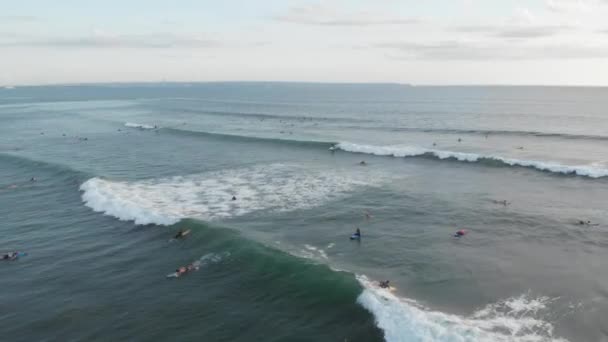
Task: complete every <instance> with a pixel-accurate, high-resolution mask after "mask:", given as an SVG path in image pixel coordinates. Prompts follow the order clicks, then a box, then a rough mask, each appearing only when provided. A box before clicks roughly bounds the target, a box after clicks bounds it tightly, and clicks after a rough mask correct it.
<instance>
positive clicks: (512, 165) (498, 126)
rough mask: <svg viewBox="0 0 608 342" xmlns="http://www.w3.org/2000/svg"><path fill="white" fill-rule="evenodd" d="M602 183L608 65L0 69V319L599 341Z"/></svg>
mask: <svg viewBox="0 0 608 342" xmlns="http://www.w3.org/2000/svg"><path fill="white" fill-rule="evenodd" d="M361 161H365V164H364V165H361V164H360V162H361ZM32 177H34V178H35V180H34V181H32V180H31V178H32ZM232 196H236V200H234V201H233V200H231V198H232ZM502 201H507V205H505V204H503V202H502ZM607 204H608V89H606V88H568V87H408V86H401V85H393V84H385V85H380V84H378V85H332V84H297V83H294V84H290V83H208V84H129V85H126V84H122V85H112V84H108V85H87V86H85V85H80V86H46V87H16V88H13V89H0V218H1V219H2V220H1V221H0V249H1V251H0V252H9V251H14V250H19V251H25V252H27V253H28V255H27V256H24V257H21V258H19V259H18V260H15V261H2V262H1V263H0V287H1V288H2V291H1V292H0V308H1V310H0V327H1V333H2V337H1V339H2V340H6V341H120V340H122V341H255V340H263V341H383V340H385V341H389V342H392V341H608V324H607V320H606V317H607V316H608V262H607V261H606V260H608V214H607V207H606V205H607ZM366 213H368V214H369V216H368V215H366ZM581 220H583V221H585V222H586V221H590V222H591V224H584V225H581V224H579V221H581ZM356 227H359V228H360V229H361V231H362V235H363V237H362V239H361V241H351V240H350V239H349V236H350V235H351V234H352V233H353V231H354V230H355V229H356ZM179 229H191V233H190V235H188V236H187V238H185V239H183V240H180V241H171V237H172V236H173V235H174V234H175V233H176V232H177V231H178V230H179ZM459 229H466V230H467V231H468V234H467V235H465V236H464V237H462V238H454V237H453V234H454V233H455V232H456V231H457V230H459ZM192 262H198V263H200V265H201V267H200V269H199V270H198V271H195V272H191V273H189V274H187V275H185V276H182V277H179V278H173V279H167V278H166V275H167V274H170V273H172V272H174V271H175V269H176V268H178V267H179V266H182V265H187V264H189V263H192ZM385 279H389V280H390V282H391V285H392V286H393V288H392V289H390V290H387V289H381V288H379V287H378V281H379V280H385Z"/></svg>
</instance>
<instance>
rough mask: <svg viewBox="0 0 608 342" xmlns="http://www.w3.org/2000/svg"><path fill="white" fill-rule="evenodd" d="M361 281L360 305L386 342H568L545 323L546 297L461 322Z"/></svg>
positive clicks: (513, 302) (520, 300)
mask: <svg viewBox="0 0 608 342" xmlns="http://www.w3.org/2000/svg"><path fill="white" fill-rule="evenodd" d="M357 279H358V280H359V282H360V283H361V285H362V286H363V288H364V290H363V293H361V295H360V296H359V298H358V299H357V301H358V303H359V304H361V305H362V306H363V307H364V308H366V309H367V310H368V311H370V312H371V313H372V314H373V315H374V317H375V318H376V324H377V325H378V327H379V328H381V329H382V330H383V331H384V337H385V339H386V341H387V342H402V341H403V342H416V341H459V342H464V341H471V342H477V341H480V342H486V341H487V342H501V341H521V342H532V341H534V342H541V341H546V342H549V341H566V340H564V339H561V338H558V337H554V336H553V325H552V324H551V323H549V322H547V321H545V320H543V319H542V318H541V316H542V315H543V314H546V313H547V311H548V308H547V305H548V304H549V303H550V302H551V299H550V298H548V297H540V298H530V297H529V296H527V295H522V296H519V297H514V298H509V299H507V300H505V301H501V302H499V303H495V304H491V305H488V306H486V307H484V308H482V309H481V310H478V311H476V312H475V313H473V314H472V315H470V316H467V317H462V316H458V315H452V314H447V313H443V312H439V311H432V310H429V309H426V308H424V307H422V306H421V305H419V304H417V303H416V302H415V301H413V300H408V299H404V298H400V297H398V296H396V295H394V294H393V293H392V292H391V291H389V290H386V289H382V288H380V287H378V286H377V285H375V284H374V283H373V282H371V281H370V280H368V279H367V278H366V277H365V276H357Z"/></svg>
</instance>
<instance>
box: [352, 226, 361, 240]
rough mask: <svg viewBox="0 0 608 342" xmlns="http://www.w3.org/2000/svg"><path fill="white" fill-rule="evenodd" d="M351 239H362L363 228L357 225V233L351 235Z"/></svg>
mask: <svg viewBox="0 0 608 342" xmlns="http://www.w3.org/2000/svg"><path fill="white" fill-rule="evenodd" d="M350 239H351V240H355V239H357V240H358V239H361V230H360V229H359V228H358V227H357V230H356V231H355V233H354V234H353V235H351V236H350Z"/></svg>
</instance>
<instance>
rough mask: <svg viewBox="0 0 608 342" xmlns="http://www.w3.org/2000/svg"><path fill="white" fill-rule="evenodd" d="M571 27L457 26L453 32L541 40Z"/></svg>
mask: <svg viewBox="0 0 608 342" xmlns="http://www.w3.org/2000/svg"><path fill="white" fill-rule="evenodd" d="M572 29H573V28H572V27H571V26H566V25H552V26H551V25H548V26H540V25H505V26H490V25H479V26H474V25H473V26H459V27H456V28H455V30H456V31H458V32H468V33H481V34H484V35H488V36H492V37H499V38H522V39H523V38H541V37H549V36H554V35H557V34H559V33H562V32H565V31H568V30H572Z"/></svg>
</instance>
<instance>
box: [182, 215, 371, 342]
mask: <svg viewBox="0 0 608 342" xmlns="http://www.w3.org/2000/svg"><path fill="white" fill-rule="evenodd" d="M180 225H186V226H188V227H190V228H191V229H192V232H193V233H192V237H191V238H190V240H192V241H193V242H194V243H195V244H196V246H197V247H196V249H197V250H199V251H200V250H202V251H203V252H201V253H206V254H207V253H213V255H216V256H218V259H220V258H221V260H220V261H219V262H216V263H215V264H213V265H209V266H203V268H201V270H200V271H199V272H198V274H194V275H192V277H190V278H197V276H198V275H199V274H201V276H204V275H205V273H209V272H213V277H211V278H210V279H205V281H204V282H205V285H206V286H205V287H206V289H205V291H213V292H215V291H217V294H216V295H217V296H218V297H222V298H223V299H222V301H223V304H222V305H221V306H218V307H217V309H216V310H217V311H218V315H219V317H230V316H233V315H234V311H235V310H237V312H238V313H239V315H242V316H246V317H242V319H240V320H239V321H240V322H242V324H245V325H251V326H247V327H241V328H237V329H230V328H229V327H227V326H226V327H222V328H220V330H221V331H219V332H217V333H218V334H219V335H221V337H222V338H223V340H238V339H239V337H241V336H242V334H243V331H242V330H241V329H243V328H245V329H247V331H248V332H247V334H248V336H249V337H250V338H251V337H252V336H256V335H259V337H260V338H261V337H263V338H264V340H265V341H284V340H288V339H294V338H295V337H296V336H299V332H301V331H314V334H315V336H299V338H302V339H303V340H334V341H344V340H348V341H381V340H382V332H381V331H380V330H379V329H378V328H377V327H376V326H375V324H374V318H373V316H372V315H370V314H369V313H368V312H367V311H366V310H365V309H364V308H363V307H361V306H359V305H358V304H357V297H358V296H359V294H360V293H361V286H360V284H359V283H358V282H357V280H356V279H355V276H354V275H353V274H351V273H347V272H335V271H332V270H331V269H330V268H329V267H327V266H326V265H322V264H318V263H312V262H309V261H307V260H305V259H301V258H297V257H295V256H292V255H290V254H288V253H285V252H282V251H279V250H276V249H273V248H270V247H267V246H265V245H263V244H261V243H258V242H255V241H253V240H249V239H246V238H244V237H243V236H241V235H240V234H239V233H238V232H236V231H234V230H230V229H227V228H223V227H213V226H210V225H207V224H205V223H203V222H200V221H197V220H191V219H188V220H183V221H182V222H180ZM207 267H209V268H207ZM199 279H200V278H199ZM189 280H190V279H189ZM194 281H196V279H194ZM245 322H251V323H245ZM226 324H228V323H226ZM286 327H289V328H286ZM258 329H259V332H257V331H258ZM268 331H274V332H275V334H268ZM271 335H272V336H271Z"/></svg>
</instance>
